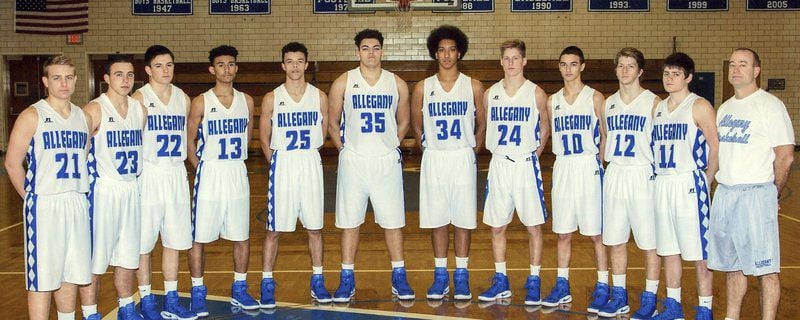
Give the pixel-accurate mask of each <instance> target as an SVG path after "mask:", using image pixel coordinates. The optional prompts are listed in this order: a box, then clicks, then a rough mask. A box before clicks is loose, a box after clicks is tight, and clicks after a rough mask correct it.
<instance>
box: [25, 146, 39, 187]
mask: <svg viewBox="0 0 800 320" xmlns="http://www.w3.org/2000/svg"><path fill="white" fill-rule="evenodd" d="M35 141H36V139H34V138H31V143H30V144H29V145H28V152H27V154H26V155H25V160H26V161H27V162H28V172H26V173H25V192H28V193H35V192H36V167H37V165H36V144H35Z"/></svg>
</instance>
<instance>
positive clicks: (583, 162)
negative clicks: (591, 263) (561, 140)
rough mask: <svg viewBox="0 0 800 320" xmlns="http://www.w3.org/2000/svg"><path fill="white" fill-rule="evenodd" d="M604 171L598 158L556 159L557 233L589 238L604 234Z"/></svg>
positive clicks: (555, 208) (554, 171)
mask: <svg viewBox="0 0 800 320" xmlns="http://www.w3.org/2000/svg"><path fill="white" fill-rule="evenodd" d="M603 175H604V169H603V166H602V165H601V164H600V159H599V158H598V157H597V155H577V156H563V157H556V162H555V165H554V166H553V193H552V199H553V203H552V206H553V232H555V233H558V234H567V233H572V232H575V231H576V230H578V228H579V227H580V233H581V234H582V235H585V236H597V235H600V233H601V232H602V231H603V230H602V229H603Z"/></svg>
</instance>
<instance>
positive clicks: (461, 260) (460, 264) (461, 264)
mask: <svg viewBox="0 0 800 320" xmlns="http://www.w3.org/2000/svg"><path fill="white" fill-rule="evenodd" d="M468 264H469V257H456V269H466V268H467V265H468Z"/></svg>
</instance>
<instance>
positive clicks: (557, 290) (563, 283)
mask: <svg viewBox="0 0 800 320" xmlns="http://www.w3.org/2000/svg"><path fill="white" fill-rule="evenodd" d="M570 302H572V295H570V292H569V280H567V279H566V278H562V277H558V278H556V286H555V287H553V291H550V295H549V296H547V298H544V300H542V305H543V306H545V307H556V306H558V305H559V304H562V303H570Z"/></svg>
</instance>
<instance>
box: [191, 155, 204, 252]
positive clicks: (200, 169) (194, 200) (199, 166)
mask: <svg viewBox="0 0 800 320" xmlns="http://www.w3.org/2000/svg"><path fill="white" fill-rule="evenodd" d="M202 172H203V161H200V162H199V163H198V164H197V173H196V174H195V176H194V187H193V188H192V189H194V192H193V193H192V240H194V239H195V229H196V228H195V227H196V226H197V193H198V192H199V191H200V176H201V175H202Z"/></svg>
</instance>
